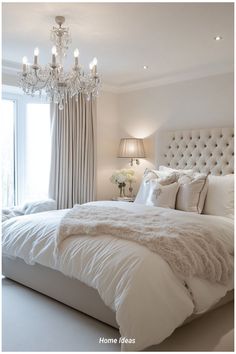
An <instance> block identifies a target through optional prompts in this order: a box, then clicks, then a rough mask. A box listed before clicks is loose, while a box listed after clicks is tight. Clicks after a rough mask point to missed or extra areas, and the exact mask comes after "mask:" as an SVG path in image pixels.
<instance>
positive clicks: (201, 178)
mask: <svg viewBox="0 0 236 354" xmlns="http://www.w3.org/2000/svg"><path fill="white" fill-rule="evenodd" d="M178 183H179V185H180V186H179V191H178V195H177V199H176V209H177V210H182V211H188V212H192V213H198V214H201V212H202V210H203V206H204V202H205V199H206V194H207V188H208V181H207V176H206V175H205V174H201V173H193V174H192V175H190V174H185V175H182V176H181V177H180V178H179V179H178Z"/></svg>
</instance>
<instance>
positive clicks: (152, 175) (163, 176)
mask: <svg viewBox="0 0 236 354" xmlns="http://www.w3.org/2000/svg"><path fill="white" fill-rule="evenodd" d="M153 179H155V180H158V182H159V183H160V184H162V185H167V184H170V183H173V182H176V181H177V175H176V173H169V174H167V173H166V172H160V171H157V170H148V169H146V170H145V172H144V176H143V179H142V182H141V185H140V187H139V190H138V193H137V196H136V198H135V201H134V203H139V204H146V202H147V199H148V197H149V194H150V189H151V184H150V183H149V182H150V181H151V180H153Z"/></svg>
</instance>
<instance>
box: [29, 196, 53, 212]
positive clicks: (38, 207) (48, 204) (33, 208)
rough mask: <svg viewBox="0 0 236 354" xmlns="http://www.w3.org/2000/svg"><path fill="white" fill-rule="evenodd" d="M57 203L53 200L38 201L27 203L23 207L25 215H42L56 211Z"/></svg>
mask: <svg viewBox="0 0 236 354" xmlns="http://www.w3.org/2000/svg"><path fill="white" fill-rule="evenodd" d="M56 209H57V205H56V201H55V200H53V199H44V200H38V201H35V202H29V203H26V204H25V205H24V206H23V211H24V213H25V214H35V213H41V212H43V211H49V210H56Z"/></svg>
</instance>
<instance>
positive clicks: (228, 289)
mask: <svg viewBox="0 0 236 354" xmlns="http://www.w3.org/2000/svg"><path fill="white" fill-rule="evenodd" d="M157 141H158V144H157V165H161V164H163V165H167V166H170V167H173V168H177V169H180V168H184V169H188V168H193V169H195V170H196V171H200V172H205V173H211V174H213V175H227V174H232V173H233V172H234V165H233V163H234V156H233V155H234V150H233V128H218V129H203V130H192V131H174V132H167V133H163V132H162V134H161V139H157ZM95 205H100V206H101V208H108V209H112V208H118V207H119V208H120V209H122V210H123V211H125V212H126V213H127V214H128V213H130V212H132V211H133V210H134V209H136V212H137V213H139V214H140V215H141V214H142V213H144V214H145V213H148V210H149V209H150V207H149V208H148V207H146V206H143V205H134V204H132V203H124V202H123V203H122V202H108V201H107V202H95ZM90 207H92V208H93V207H94V203H90ZM66 213H67V211H66V210H60V211H51V212H46V213H39V214H35V215H28V216H23V217H17V218H14V219H11V220H8V221H6V222H5V223H4V226H3V231H4V232H3V236H4V243H3V274H4V275H5V276H6V277H9V278H10V279H13V280H15V281H17V282H20V283H22V284H24V285H26V286H29V287H30V288H32V289H34V290H37V291H39V292H41V293H43V294H45V295H48V296H50V297H53V298H55V299H56V300H58V301H61V302H63V303H65V304H67V305H69V306H71V307H73V308H76V309H78V310H80V311H82V312H84V313H86V314H88V315H90V316H92V317H94V318H96V319H98V320H100V321H103V322H105V323H107V324H109V325H111V326H113V327H116V328H119V330H120V333H121V336H122V338H125V339H124V343H122V349H123V350H132V351H133V350H134V351H135V350H142V349H145V348H146V347H148V346H151V345H153V344H158V343H160V342H161V341H162V340H164V339H165V338H166V337H168V336H169V335H170V334H171V333H172V332H173V331H174V330H175V328H177V327H178V326H181V325H183V324H184V323H186V322H187V321H190V320H191V319H193V318H195V317H196V316H199V315H202V314H203V313H205V312H206V311H208V310H210V309H212V308H214V307H215V306H219V305H220V304H222V303H225V302H227V301H230V300H232V289H233V277H231V280H230V281H229V282H227V284H224V285H222V284H211V283H209V282H208V281H206V280H201V279H198V278H197V277H195V278H194V279H193V281H192V282H191V281H189V282H188V284H187V283H184V282H181V281H180V280H179V279H178V278H176V276H175V275H174V273H173V272H172V270H171V269H170V267H169V266H168V264H166V262H165V261H164V260H163V259H162V258H161V257H159V256H157V255H156V254H153V253H152V252H150V250H148V249H147V248H145V247H143V246H141V245H139V244H136V243H133V242H131V241H128V240H122V239H116V238H112V239H111V238H110V237H109V236H107V235H101V236H99V237H96V238H90V239H89V236H87V237H86V238H85V237H80V238H78V237H76V236H72V237H69V238H67V239H66V240H65V241H64V243H63V257H61V263H60V264H56V263H55V261H54V258H53V257H52V254H53V252H54V248H53V247H54V243H53V235H54V234H55V229H56V227H57V225H58V224H59V223H60V220H61V219H62V218H63V216H64V215H65V214H66ZM160 214H163V216H164V217H165V215H166V216H168V217H171V218H177V219H179V220H182V219H184V218H186V213H185V212H182V211H175V210H172V211H166V210H164V209H162V208H160ZM167 214H168V215H167ZM189 214H191V215H188V218H189V220H190V221H191V222H192V223H195V222H199V220H203V219H204V221H203V224H204V225H212V228H215V230H216V232H217V227H219V230H221V231H222V234H221V235H219V237H223V239H222V240H223V241H224V242H225V243H226V244H228V247H229V248H232V237H233V221H232V219H229V218H225V217H219V216H217V217H215V216H212V215H209V216H208V215H204V216H202V215H198V214H194V215H193V214H192V213H189ZM201 222H202V221H201ZM22 230H23V231H22ZM26 230H27V231H26ZM26 235H27V237H26ZM78 239H79V241H78ZM85 241H86V242H85ZM78 242H79V243H78ZM32 245H34V247H33V248H32ZM104 245H106V246H104ZM104 247H105V248H107V249H105V248H104ZM108 249H109V252H110V253H108ZM75 250H76V251H75ZM97 250H99V252H97ZM231 251H232V250H231ZM95 254H96V256H95ZM81 259H84V262H83V264H82V263H81ZM86 259H87V261H86ZM85 264H86V266H85ZM153 269H158V271H157V272H156V273H155V277H156V280H155V281H154V280H153V273H152V272H153ZM154 279H155V278H154ZM156 282H157V283H158V284H157V283H156ZM140 284H141V285H142V286H141V288H140ZM156 299H158V300H156ZM140 305H142V306H140ZM134 323H135V324H136V323H137V325H134ZM133 340H135V343H133V342H132V341H133Z"/></svg>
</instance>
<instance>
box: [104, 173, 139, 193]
mask: <svg viewBox="0 0 236 354" xmlns="http://www.w3.org/2000/svg"><path fill="white" fill-rule="evenodd" d="M110 181H111V182H112V183H115V184H118V188H119V189H120V197H124V196H125V186H126V183H129V192H130V196H132V192H133V188H132V183H135V182H136V179H135V177H134V171H133V170H130V169H122V170H117V171H115V172H114V173H113V174H112V176H111V178H110Z"/></svg>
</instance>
